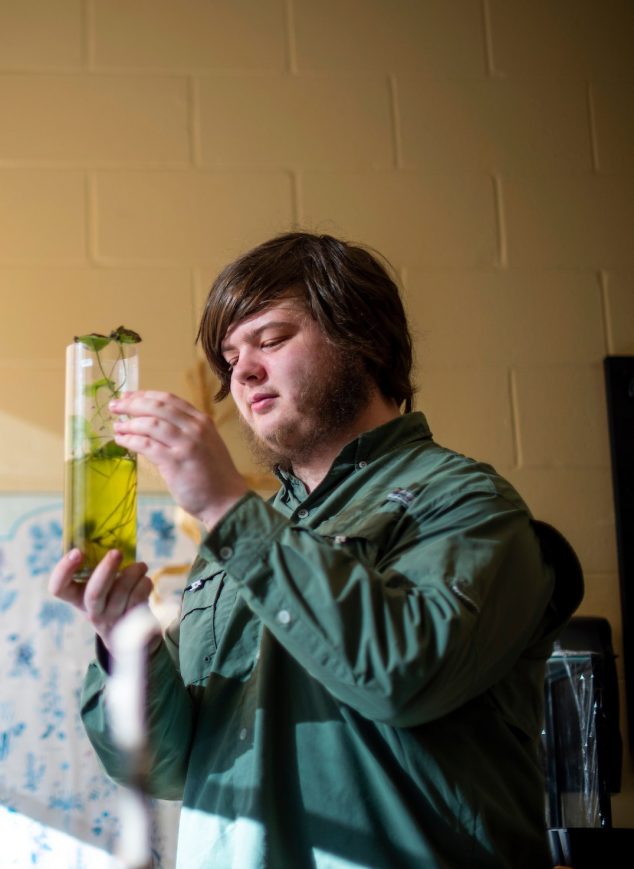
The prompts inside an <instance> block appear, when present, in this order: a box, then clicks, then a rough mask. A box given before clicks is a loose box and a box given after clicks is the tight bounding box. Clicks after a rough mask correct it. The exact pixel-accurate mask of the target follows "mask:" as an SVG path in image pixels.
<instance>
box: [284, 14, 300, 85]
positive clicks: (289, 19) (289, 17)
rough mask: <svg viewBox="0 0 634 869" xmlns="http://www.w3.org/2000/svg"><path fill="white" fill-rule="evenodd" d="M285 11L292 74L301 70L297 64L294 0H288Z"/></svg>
mask: <svg viewBox="0 0 634 869" xmlns="http://www.w3.org/2000/svg"><path fill="white" fill-rule="evenodd" d="M284 11H285V20H286V51H287V62H288V71H289V73H290V74H291V75H297V73H298V72H299V70H298V66H297V40H296V39H295V9H294V7H293V0H286V3H285V4H284Z"/></svg>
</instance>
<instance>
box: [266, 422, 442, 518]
mask: <svg viewBox="0 0 634 869" xmlns="http://www.w3.org/2000/svg"><path fill="white" fill-rule="evenodd" d="M429 438H431V430H430V428H429V425H428V423H427V419H426V418H425V415H424V414H423V413H421V412H420V411H414V412H413V413H406V414H403V416H398V417H396V419H392V420H390V421H389V422H386V423H384V424H383V425H380V426H378V427H377V428H373V429H370V431H365V432H362V433H361V434H360V435H358V436H357V437H356V438H355V439H354V440H352V441H350V443H349V444H346V446H345V447H343V449H342V450H341V452H340V453H339V455H338V456H337V458H336V459H335V460H334V462H333V463H332V467H331V468H330V471H329V472H328V474H327V477H330V478H332V476H333V475H337V476H338V475H339V474H340V473H341V472H345V471H349V470H351V469H352V468H355V467H357V466H358V464H359V462H366V463H369V462H371V461H372V460H373V459H376V458H379V457H381V456H384V455H386V454H387V453H389V452H391V451H392V450H394V449H400V448H402V447H404V446H408V445H410V444H413V443H416V442H418V441H422V440H426V439H429ZM275 474H276V476H277V477H278V479H279V480H280V482H281V484H282V487H283V489H284V492H283V493H282V500H284V501H287V500H288V499H289V498H290V497H294V498H296V499H298V500H303V498H305V497H306V489H305V488H304V484H303V483H302V481H301V480H299V479H298V478H297V477H296V476H295V475H294V474H293V473H291V472H290V471H284V470H282V469H281V468H279V467H277V468H276V469H275Z"/></svg>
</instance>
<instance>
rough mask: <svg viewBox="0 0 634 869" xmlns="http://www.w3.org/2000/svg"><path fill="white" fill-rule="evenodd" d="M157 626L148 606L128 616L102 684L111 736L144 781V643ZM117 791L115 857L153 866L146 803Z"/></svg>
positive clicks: (130, 867)
mask: <svg viewBox="0 0 634 869" xmlns="http://www.w3.org/2000/svg"><path fill="white" fill-rule="evenodd" d="M160 632H161V628H160V625H159V623H158V621H157V619H156V618H155V617H154V615H152V612H151V611H150V608H149V607H148V606H147V605H146V604H141V605H140V606H137V607H135V608H134V609H132V610H130V611H129V612H128V613H126V614H125V615H124V616H123V617H122V618H121V619H120V621H119V622H118V623H117V624H116V625H115V627H114V628H113V630H112V634H111V647H112V660H113V665H112V674H111V676H110V678H109V679H108V682H107V686H106V705H107V709H108V715H109V719H110V727H111V729H112V736H113V740H114V742H115V744H116V745H117V746H118V748H119V749H120V750H121V751H122V752H124V753H126V754H127V755H128V757H129V761H130V766H131V769H132V770H133V772H134V774H135V775H137V776H138V775H140V777H141V778H142V777H143V775H144V774H145V772H146V770H145V769H144V751H145V748H146V745H145V743H146V727H145V699H146V693H147V692H146V681H147V679H146V675H147V645H148V643H149V642H150V640H152V639H153V638H154V637H155V636H157V634H160ZM134 784H135V785H136V787H134V788H133V789H130V790H128V789H126V788H122V789H121V792H120V813H121V840H120V844H119V849H118V857H119V859H120V860H121V862H122V864H123V866H125V867H126V869H143V867H146V866H151V865H152V851H151V818H150V813H149V810H148V806H147V801H146V799H145V797H144V795H143V793H142V792H141V790H140V789H139V787H138V783H137V782H135V783H134Z"/></svg>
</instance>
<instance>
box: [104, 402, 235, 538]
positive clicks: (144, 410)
mask: <svg viewBox="0 0 634 869" xmlns="http://www.w3.org/2000/svg"><path fill="white" fill-rule="evenodd" d="M110 410H111V412H112V413H115V414H121V415H122V416H123V417H124V418H123V419H120V420H118V421H117V422H115V424H114V429H115V432H116V438H115V439H116V442H117V443H118V444H120V445H121V446H122V447H125V448H126V449H129V450H131V451H132V452H135V453H139V454H140V455H142V456H145V458H146V459H148V460H149V461H150V462H152V464H153V465H155V466H156V467H157V469H158V470H159V472H160V474H161V476H162V477H163V479H164V480H165V482H166V484H167V487H168V489H169V490H170V492H171V494H172V496H173V498H174V500H175V501H176V503H177V504H179V505H180V506H181V507H182V508H183V509H184V510H186V511H187V512H188V513H191V514H192V516H195V517H196V518H198V519H200V520H201V522H202V523H203V524H204V525H205V526H206V527H207V529H211V528H212V527H213V526H214V525H215V524H216V523H217V522H218V521H219V519H221V518H222V516H223V515H224V514H225V513H226V512H227V511H228V510H229V509H230V508H231V507H232V506H233V505H234V504H235V503H236V501H239V500H240V498H241V497H242V496H243V495H244V494H245V493H246V492H247V486H246V484H245V482H244V480H243V479H242V477H241V476H240V474H239V473H238V471H237V469H236V467H235V465H234V464H233V461H232V460H231V456H230V455H229V451H228V450H227V448H226V446H225V444H224V441H223V440H222V438H221V437H220V435H219V434H218V431H217V429H216V426H215V425H214V424H213V422H212V421H211V419H210V418H209V417H208V416H206V415H205V414H204V413H200V411H198V410H196V408H195V407H193V406H192V405H191V404H189V403H188V402H187V401H184V400H183V399H182V398H178V397H177V396H175V395H171V394H169V393H167V392H151V391H150V392H127V393H125V395H124V396H123V397H122V398H119V399H116V400H114V401H112V402H110Z"/></svg>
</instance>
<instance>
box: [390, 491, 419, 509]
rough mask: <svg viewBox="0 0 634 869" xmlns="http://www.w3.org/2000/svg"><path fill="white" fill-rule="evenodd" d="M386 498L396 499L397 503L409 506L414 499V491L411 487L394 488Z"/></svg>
mask: <svg viewBox="0 0 634 869" xmlns="http://www.w3.org/2000/svg"><path fill="white" fill-rule="evenodd" d="M386 500H387V501H396V503H397V504H402V505H403V506H404V507H409V505H410V504H411V503H412V501H413V500H414V493H413V492H412V491H411V490H410V489H394V491H393V492H390V494H389V495H388V496H387V498H386Z"/></svg>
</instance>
